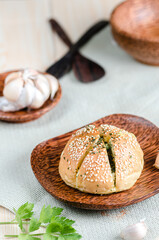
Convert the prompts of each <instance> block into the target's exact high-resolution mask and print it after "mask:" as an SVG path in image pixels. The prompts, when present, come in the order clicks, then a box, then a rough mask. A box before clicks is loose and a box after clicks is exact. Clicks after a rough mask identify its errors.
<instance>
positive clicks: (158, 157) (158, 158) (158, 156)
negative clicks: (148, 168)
mask: <svg viewBox="0 0 159 240" xmlns="http://www.w3.org/2000/svg"><path fill="white" fill-rule="evenodd" d="M154 166H155V167H156V168H158V169H159V152H158V154H157V157H156V161H155V164H154Z"/></svg>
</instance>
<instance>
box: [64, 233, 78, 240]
mask: <svg viewBox="0 0 159 240" xmlns="http://www.w3.org/2000/svg"><path fill="white" fill-rule="evenodd" d="M63 237H64V239H65V240H79V239H81V238H82V236H81V235H79V234H78V233H72V234H68V235H63Z"/></svg>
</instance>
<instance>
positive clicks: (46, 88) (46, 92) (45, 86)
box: [35, 74, 50, 101]
mask: <svg viewBox="0 0 159 240" xmlns="http://www.w3.org/2000/svg"><path fill="white" fill-rule="evenodd" d="M35 86H36V87H37V89H38V90H39V91H40V92H41V93H42V94H43V96H44V99H45V101H46V100H47V99H48V98H49V96H50V85H49V83H48V80H47V78H46V77H45V76H43V75H42V74H39V75H38V76H37V79H36V80H35Z"/></svg>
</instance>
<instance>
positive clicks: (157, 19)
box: [111, 0, 159, 65]
mask: <svg viewBox="0 0 159 240" xmlns="http://www.w3.org/2000/svg"><path fill="white" fill-rule="evenodd" d="M111 25H112V33H113V36H114V38H115V40H116V41H117V43H118V44H119V45H120V46H121V47H122V48H123V49H124V50H125V51H126V52H127V53H129V54H130V55H131V56H133V57H134V58H135V59H136V60H138V61H140V62H142V63H145V64H149V65H159V1H158V0H147V1H145V0H133V1H131V0H128V1H126V2H124V3H122V4H120V5H119V6H117V7H116V9H115V10H114V11H113V13H112V15H111Z"/></svg>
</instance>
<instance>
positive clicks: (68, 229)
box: [61, 225, 76, 234]
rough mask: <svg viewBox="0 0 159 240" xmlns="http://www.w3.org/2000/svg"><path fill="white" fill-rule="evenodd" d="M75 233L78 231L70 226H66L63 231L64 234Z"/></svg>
mask: <svg viewBox="0 0 159 240" xmlns="http://www.w3.org/2000/svg"><path fill="white" fill-rule="evenodd" d="M74 232H76V230H75V229H74V228H73V227H71V226H68V225H64V226H63V229H62V231H61V233H62V234H67V233H74Z"/></svg>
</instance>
